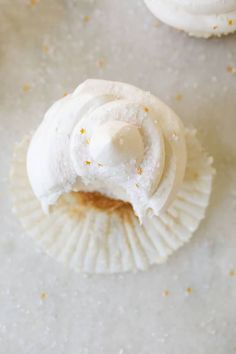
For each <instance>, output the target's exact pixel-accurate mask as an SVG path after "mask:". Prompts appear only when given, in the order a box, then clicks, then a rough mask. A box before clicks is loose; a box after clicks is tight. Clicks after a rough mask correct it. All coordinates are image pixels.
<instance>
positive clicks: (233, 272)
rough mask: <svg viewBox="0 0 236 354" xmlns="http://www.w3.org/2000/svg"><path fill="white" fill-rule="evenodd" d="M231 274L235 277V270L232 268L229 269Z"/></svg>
mask: <svg viewBox="0 0 236 354" xmlns="http://www.w3.org/2000/svg"><path fill="white" fill-rule="evenodd" d="M229 276H230V277H234V276H235V270H234V269H231V270H230V271H229Z"/></svg>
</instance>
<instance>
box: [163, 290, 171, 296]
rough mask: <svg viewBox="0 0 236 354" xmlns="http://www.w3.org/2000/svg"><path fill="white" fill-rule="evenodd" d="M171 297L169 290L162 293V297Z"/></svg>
mask: <svg viewBox="0 0 236 354" xmlns="http://www.w3.org/2000/svg"><path fill="white" fill-rule="evenodd" d="M169 295H170V292H169V290H164V291H162V296H164V297H166V296H169Z"/></svg>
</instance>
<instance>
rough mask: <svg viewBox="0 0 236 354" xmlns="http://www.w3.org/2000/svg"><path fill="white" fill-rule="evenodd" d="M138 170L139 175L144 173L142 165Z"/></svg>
mask: <svg viewBox="0 0 236 354" xmlns="http://www.w3.org/2000/svg"><path fill="white" fill-rule="evenodd" d="M136 172H137V174H138V175H141V174H142V173H143V169H142V167H140V166H139V167H136Z"/></svg>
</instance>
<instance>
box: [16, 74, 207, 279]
mask: <svg viewBox="0 0 236 354" xmlns="http://www.w3.org/2000/svg"><path fill="white" fill-rule="evenodd" d="M213 174H214V169H213V168H212V158H211V157H208V156H207V154H206V153H205V152H204V151H203V150H202V148H201V145H200V143H199V142H198V140H197V138H196V136H195V131H191V130H187V129H185V128H184V126H183V124H182V123H181V121H180V119H179V118H178V117H177V116H176V114H175V113H174V112H173V111H172V110H171V109H170V108H169V107H167V106H166V105H165V104H164V103H163V102H161V101H160V100H159V99H157V98H156V97H155V96H153V95H151V94H150V93H149V92H144V91H142V90H140V89H138V88H136V87H133V86H131V85H128V84H125V83H120V82H109V81H103V80H87V81H85V82H84V83H83V84H81V85H79V86H78V88H77V89H76V90H75V91H74V92H73V93H72V94H70V95H68V96H66V97H64V98H62V99H61V100H59V101H57V102H56V103H55V104H54V105H53V106H52V107H51V108H50V109H49V111H48V112H47V113H46V115H45V117H44V119H43V122H42V123H41V125H40V126H39V128H38V129H37V131H36V132H35V134H34V135H33V136H32V137H31V136H27V137H25V138H24V139H23V141H22V142H21V143H20V144H19V145H18V146H17V147H16V151H15V155H14V158H13V165H12V173H11V181H12V194H13V200H14V210H15V211H16V213H17V215H18V217H19V219H20V221H21V223H22V225H23V227H24V228H25V230H26V231H27V233H29V234H30V235H31V236H32V237H33V238H36V239H37V240H38V241H39V243H40V244H41V246H42V247H43V249H45V251H46V252H47V253H48V254H50V255H51V256H53V257H54V258H56V259H58V260H60V261H62V262H64V263H66V264H68V265H69V266H70V267H71V268H73V269H75V270H77V271H82V272H90V273H114V272H123V271H136V270H143V269H146V268H148V267H149V266H150V265H152V264H156V263H161V262H164V261H166V259H167V258H168V256H169V255H170V254H171V253H173V252H174V251H175V250H177V249H178V248H179V247H180V246H181V245H183V244H184V243H185V242H187V241H188V240H189V239H190V238H191V236H192V234H193V232H194V231H195V230H196V229H197V227H198V226H199V223H200V221H201V220H202V219H203V217H204V215H205V211H206V208H207V206H208V201H209V196H210V193H211V188H212V179H213Z"/></svg>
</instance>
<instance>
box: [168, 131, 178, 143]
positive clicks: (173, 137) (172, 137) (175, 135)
mask: <svg viewBox="0 0 236 354" xmlns="http://www.w3.org/2000/svg"><path fill="white" fill-rule="evenodd" d="M170 140H172V141H178V140H179V137H178V135H177V134H176V133H172V135H171V137H170Z"/></svg>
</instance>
